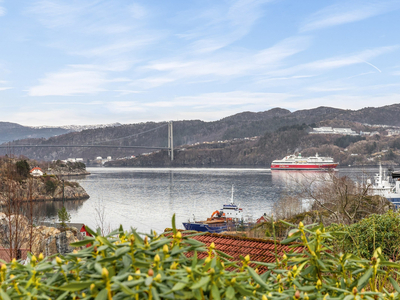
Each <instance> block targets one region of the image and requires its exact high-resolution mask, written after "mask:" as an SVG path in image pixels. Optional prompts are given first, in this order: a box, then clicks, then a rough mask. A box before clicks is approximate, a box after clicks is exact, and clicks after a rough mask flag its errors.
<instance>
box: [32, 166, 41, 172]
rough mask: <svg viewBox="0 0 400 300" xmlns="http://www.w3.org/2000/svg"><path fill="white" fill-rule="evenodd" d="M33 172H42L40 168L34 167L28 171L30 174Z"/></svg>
mask: <svg viewBox="0 0 400 300" xmlns="http://www.w3.org/2000/svg"><path fill="white" fill-rule="evenodd" d="M35 170H38V171H42V169H41V168H39V167H34V168H33V169H32V170H30V172H31V173H32V172H33V171H35ZM42 172H43V171H42Z"/></svg>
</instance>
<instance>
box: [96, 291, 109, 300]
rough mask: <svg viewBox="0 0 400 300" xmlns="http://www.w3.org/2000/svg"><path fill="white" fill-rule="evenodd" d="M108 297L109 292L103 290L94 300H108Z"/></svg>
mask: <svg viewBox="0 0 400 300" xmlns="http://www.w3.org/2000/svg"><path fill="white" fill-rule="evenodd" d="M107 296H108V291H107V289H106V288H104V289H102V290H101V291H100V293H98V294H97V296H96V298H94V300H107V298H108V297H107Z"/></svg>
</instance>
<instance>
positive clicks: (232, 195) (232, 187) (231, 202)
mask: <svg viewBox="0 0 400 300" xmlns="http://www.w3.org/2000/svg"><path fill="white" fill-rule="evenodd" d="M231 204H233V184H232V195H231Z"/></svg>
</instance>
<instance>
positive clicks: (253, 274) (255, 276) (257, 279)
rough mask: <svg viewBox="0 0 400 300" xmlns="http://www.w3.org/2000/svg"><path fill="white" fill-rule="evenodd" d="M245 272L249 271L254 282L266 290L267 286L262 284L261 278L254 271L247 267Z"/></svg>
mask: <svg viewBox="0 0 400 300" xmlns="http://www.w3.org/2000/svg"><path fill="white" fill-rule="evenodd" d="M247 270H248V271H249V274H250V276H251V277H253V279H254V281H255V282H257V283H258V284H259V285H261V286H262V287H264V288H266V289H268V285H267V284H266V283H265V282H264V280H262V279H261V277H260V276H259V275H258V274H257V273H256V271H254V269H253V268H251V267H247Z"/></svg>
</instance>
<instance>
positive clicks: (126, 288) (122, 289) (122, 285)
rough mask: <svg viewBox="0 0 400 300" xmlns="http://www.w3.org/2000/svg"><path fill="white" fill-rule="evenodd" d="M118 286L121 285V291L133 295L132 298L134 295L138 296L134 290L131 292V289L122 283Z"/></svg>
mask: <svg viewBox="0 0 400 300" xmlns="http://www.w3.org/2000/svg"><path fill="white" fill-rule="evenodd" d="M118 285H119V287H120V288H121V291H122V292H124V293H125V294H127V295H131V296H133V295H135V294H136V293H135V292H134V291H133V290H131V289H130V288H128V287H127V286H126V285H125V284H123V283H121V282H118Z"/></svg>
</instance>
